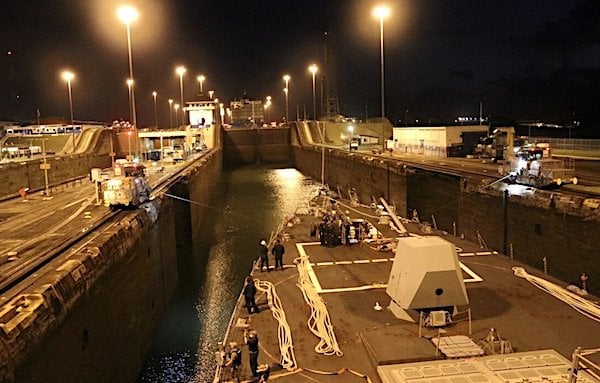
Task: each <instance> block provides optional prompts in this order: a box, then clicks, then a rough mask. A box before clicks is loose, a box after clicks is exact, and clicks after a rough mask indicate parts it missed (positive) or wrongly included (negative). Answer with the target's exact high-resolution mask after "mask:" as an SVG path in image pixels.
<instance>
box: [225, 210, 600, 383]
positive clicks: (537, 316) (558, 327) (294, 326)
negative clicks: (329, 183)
mask: <svg viewBox="0 0 600 383" xmlns="http://www.w3.org/2000/svg"><path fill="white" fill-rule="evenodd" d="M365 213H368V214H371V215H373V214H374V212H373V211H366V210H365ZM348 216H350V217H351V218H365V219H368V220H369V221H370V222H372V223H373V224H376V219H373V218H367V217H360V216H359V215H358V213H356V212H353V211H351V212H350V213H349V214H348ZM299 218H300V220H301V222H299V223H298V224H296V225H294V226H293V227H290V228H288V230H287V233H288V234H289V236H290V239H289V241H286V242H284V245H285V247H286V254H285V257H284V263H285V264H286V268H285V270H284V271H272V272H262V273H261V272H259V271H258V270H254V272H253V274H254V277H255V278H256V279H258V280H267V281H270V282H272V283H273V284H274V285H275V288H276V291H277V294H278V295H279V298H280V299H281V303H282V306H283V309H284V311H285V315H286V318H287V322H288V324H289V326H290V329H291V333H292V338H293V350H294V353H295V357H296V361H297V365H298V367H299V369H298V370H296V371H295V372H291V371H287V370H285V369H282V368H280V367H279V366H278V363H280V351H279V341H278V336H277V331H278V330H277V328H278V327H277V322H276V320H275V319H274V318H273V316H272V312H271V311H270V310H269V306H268V304H267V302H266V296H265V295H264V294H260V293H259V294H257V303H258V305H259V307H260V308H261V312H260V313H258V314H252V315H250V316H249V315H248V314H247V311H246V309H245V307H243V305H240V304H238V306H237V307H236V311H235V313H234V316H235V318H234V319H235V321H237V319H238V318H243V319H244V320H247V321H248V323H249V324H250V326H251V327H252V328H254V329H255V330H256V331H257V332H258V336H259V340H260V355H259V363H260V364H263V363H267V364H269V365H270V366H271V379H270V380H275V379H273V378H275V377H277V379H276V381H277V382H349V383H352V382H365V381H366V378H364V377H362V376H358V375H364V376H368V377H369V378H370V379H371V381H373V382H382V379H381V378H380V377H379V375H378V373H377V368H378V366H383V365H391V364H397V363H411V362H419V361H428V360H435V359H440V358H442V356H441V355H440V354H439V353H437V354H438V355H437V356H436V348H435V346H434V345H433V343H432V342H431V341H430V339H431V338H435V337H437V336H438V335H441V334H439V333H438V330H436V329H432V328H423V329H422V335H423V337H421V338H419V337H418V334H419V326H418V324H415V323H409V322H404V321H401V320H399V319H397V318H396V317H395V316H394V315H393V314H392V313H391V312H390V311H389V310H388V309H387V306H388V304H389V302H390V298H389V297H388V295H387V294H386V292H385V288H382V287H381V286H380V285H381V284H386V283H387V280H388V276H389V272H390V270H391V265H392V261H391V258H393V256H394V254H393V253H391V252H379V251H375V250H373V249H371V248H370V247H369V246H368V245H367V244H364V243H361V244H355V245H351V246H337V247H334V248H328V247H321V246H320V245H319V244H318V242H317V243H315V239H314V238H309V226H310V224H311V222H318V220H319V219H320V218H315V217H313V216H299ZM376 226H377V227H378V229H379V230H380V231H381V232H382V233H383V235H384V236H386V237H392V236H397V233H395V232H393V231H391V230H390V229H389V227H388V226H379V225H376ZM408 228H409V230H410V231H411V232H416V233H418V234H419V235H423V234H424V232H425V231H426V230H422V228H421V227H420V226H418V225H416V224H410V225H408ZM436 234H440V235H443V234H442V233H436ZM444 238H445V239H447V240H449V241H451V242H453V243H455V244H456V245H457V247H458V248H459V250H460V251H459V260H460V262H461V263H463V264H464V265H465V266H466V267H467V268H468V269H470V270H472V272H473V274H467V273H465V272H463V276H464V278H465V281H466V287H467V293H468V295H469V300H470V306H469V307H470V309H471V312H472V322H471V325H472V334H471V338H472V339H473V341H474V342H475V343H478V342H479V341H480V340H482V339H484V338H485V337H486V335H488V333H489V329H490V328H495V329H496V330H497V333H498V335H499V336H500V337H502V339H504V340H508V341H510V343H511V345H512V348H513V350H514V351H515V352H523V351H535V350H544V349H553V350H556V351H557V352H558V353H560V354H561V355H563V356H564V357H566V358H568V359H570V356H571V353H572V352H573V350H574V349H575V348H576V347H583V348H584V349H590V348H596V347H599V346H600V324H599V323H597V322H595V321H593V320H591V319H588V318H586V317H585V316H583V315H582V314H580V313H578V312H576V311H575V310H574V309H572V308H571V307H569V306H568V305H567V304H565V303H563V302H561V301H559V300H557V299H556V298H554V297H552V296H550V295H548V294H547V293H545V292H543V291H541V290H540V289H538V288H536V287H535V286H533V285H532V284H530V283H529V282H528V281H526V280H524V279H522V278H518V277H516V276H514V274H513V271H512V267H513V266H523V267H525V269H526V270H527V271H528V272H529V273H531V274H536V275H537V276H542V277H544V278H545V279H549V280H552V279H551V278H549V277H547V276H544V275H543V273H541V272H539V271H536V270H534V269H532V268H530V267H527V266H524V265H522V264H519V262H516V261H513V260H511V259H509V258H508V257H505V256H502V255H498V254H497V253H494V252H492V251H489V250H487V249H480V248H479V247H478V246H477V245H475V244H472V243H468V242H465V241H463V240H460V239H458V238H454V237H452V236H451V235H444ZM300 249H303V251H304V252H306V254H307V255H308V256H309V258H310V262H311V264H312V268H313V271H314V276H316V278H317V279H318V282H319V285H320V288H321V290H320V291H321V292H320V294H319V295H320V296H321V298H322V299H323V300H324V302H325V304H326V307H327V309H328V311H329V315H330V318H331V323H332V325H333V328H334V332H335V336H336V338H337V341H338V344H339V347H340V349H341V351H342V352H343V356H325V355H320V354H317V353H316V352H315V350H314V348H315V346H316V345H317V343H318V339H317V338H316V337H315V336H314V335H313V334H312V333H311V332H310V330H309V329H308V327H307V321H308V319H309V316H310V308H309V306H308V305H307V304H306V303H305V302H304V299H303V296H302V293H301V292H300V290H299V289H298V287H297V286H296V284H297V282H298V271H297V269H296V266H295V265H294V264H293V260H294V259H295V258H296V257H298V256H299V255H300V253H299V250H300ZM270 263H271V264H273V263H274V262H273V261H272V260H271V261H270ZM479 278H480V279H481V280H479ZM554 282H555V283H558V284H561V282H558V281H554ZM373 285H375V286H379V287H375V288H368V289H367V288H366V287H367V286H373ZM561 285H563V284H561ZM358 287H362V288H363V290H359V289H357V288H358ZM376 302H379V303H380V305H381V306H383V307H384V309H383V310H381V311H376V310H374V309H373V307H374V305H375V304H376ZM461 318H463V319H462V320H461V319H460V318H458V317H457V318H455V321H454V322H453V323H452V324H451V325H449V326H447V327H445V328H444V331H443V335H444V336H449V335H467V336H469V322H468V320H466V315H464V316H463V317H461ZM235 321H234V323H235ZM242 334H243V332H242V329H241V328H236V327H235V326H234V327H233V328H231V330H230V332H229V335H228V339H227V342H229V341H231V340H235V341H237V342H238V343H240V344H243V339H242ZM242 350H243V366H242V371H241V378H242V379H241V380H242V381H243V380H248V381H252V376H251V374H250V371H249V367H248V351H247V348H246V347H245V346H242ZM488 353H489V352H488ZM309 370H314V371H319V372H322V373H325V374H321V373H316V372H313V371H309ZM346 370H352V371H355V372H356V373H357V375H354V374H352V373H350V372H344V373H343V374H341V375H338V374H337V372H340V371H346ZM328 374H329V375H328ZM228 377H229V372H228V371H227V369H224V370H223V372H222V374H221V378H222V381H228V380H229V378H228Z"/></svg>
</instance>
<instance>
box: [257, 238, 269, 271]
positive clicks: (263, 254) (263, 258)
mask: <svg viewBox="0 0 600 383" xmlns="http://www.w3.org/2000/svg"><path fill="white" fill-rule="evenodd" d="M259 250H260V271H261V272H262V271H263V266H266V267H267V271H271V269H269V248H268V247H267V242H266V241H265V240H264V239H263V240H262V241H260V249H259Z"/></svg>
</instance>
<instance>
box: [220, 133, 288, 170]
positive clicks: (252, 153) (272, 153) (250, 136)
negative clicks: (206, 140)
mask: <svg viewBox="0 0 600 383" xmlns="http://www.w3.org/2000/svg"><path fill="white" fill-rule="evenodd" d="M223 140H224V141H223V142H224V161H225V163H226V164H227V165H238V164H253V163H290V161H291V155H290V152H291V150H290V140H291V138H290V129H289V128H264V129H244V128H235V129H227V130H224V131H223Z"/></svg>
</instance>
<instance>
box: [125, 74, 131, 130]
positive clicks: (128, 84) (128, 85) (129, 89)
mask: <svg viewBox="0 0 600 383" xmlns="http://www.w3.org/2000/svg"><path fill="white" fill-rule="evenodd" d="M126 83H127V91H128V95H129V98H128V100H129V122H131V123H133V108H132V106H131V88H132V87H133V80H132V79H130V78H128V79H127V81H126Z"/></svg>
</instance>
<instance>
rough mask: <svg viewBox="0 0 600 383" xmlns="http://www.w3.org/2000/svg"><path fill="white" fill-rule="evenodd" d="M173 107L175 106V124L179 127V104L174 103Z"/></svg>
mask: <svg viewBox="0 0 600 383" xmlns="http://www.w3.org/2000/svg"><path fill="white" fill-rule="evenodd" d="M173 107H174V108H175V126H177V127H179V113H177V112H178V111H179V104H175V105H173Z"/></svg>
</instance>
